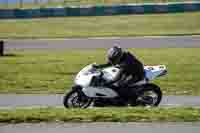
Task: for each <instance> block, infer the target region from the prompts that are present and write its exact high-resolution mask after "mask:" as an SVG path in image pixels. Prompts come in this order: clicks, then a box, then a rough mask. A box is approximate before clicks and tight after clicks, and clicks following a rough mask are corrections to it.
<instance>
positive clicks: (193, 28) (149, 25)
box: [0, 12, 200, 39]
mask: <svg viewBox="0 0 200 133" xmlns="http://www.w3.org/2000/svg"><path fill="white" fill-rule="evenodd" d="M186 20H190V21H186ZM199 22H200V12H195V13H177V14H155V15H124V16H123V15H122V16H97V17H61V18H59V17H58V18H42V19H41V18H40V19H9V20H1V21H0V38H8V39H11V38H77V37H111V36H162V35H199V34H200V23H199Z"/></svg>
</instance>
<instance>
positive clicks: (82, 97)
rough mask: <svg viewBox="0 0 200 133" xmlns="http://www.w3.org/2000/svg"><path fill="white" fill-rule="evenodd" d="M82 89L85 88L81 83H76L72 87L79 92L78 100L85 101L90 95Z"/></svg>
mask: <svg viewBox="0 0 200 133" xmlns="http://www.w3.org/2000/svg"><path fill="white" fill-rule="evenodd" d="M82 89H83V88H82V87H81V86H79V85H75V86H73V87H72V90H75V91H76V92H78V100H79V101H84V100H87V99H88V97H87V96H86V95H85V94H84V93H83V91H82Z"/></svg>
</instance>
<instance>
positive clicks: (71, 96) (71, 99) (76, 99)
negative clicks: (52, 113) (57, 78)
mask: <svg viewBox="0 0 200 133" xmlns="http://www.w3.org/2000/svg"><path fill="white" fill-rule="evenodd" d="M92 101H93V99H92V98H89V97H87V96H85V95H84V94H81V93H80V92H78V91H77V90H72V91H70V92H69V93H67V94H66V95H65V96H64V99H63V104H64V106H65V107H66V108H87V107H89V106H90V105H91V103H92Z"/></svg>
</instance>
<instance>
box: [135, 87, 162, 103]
mask: <svg viewBox="0 0 200 133" xmlns="http://www.w3.org/2000/svg"><path fill="white" fill-rule="evenodd" d="M161 99H162V92H161V90H160V87H158V86H157V85H155V84H146V85H144V86H142V89H140V90H139V96H138V97H137V104H138V105H141V106H150V107H156V106H158V105H159V104H160V102H161Z"/></svg>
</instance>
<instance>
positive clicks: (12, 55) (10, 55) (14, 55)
mask: <svg viewBox="0 0 200 133" xmlns="http://www.w3.org/2000/svg"><path fill="white" fill-rule="evenodd" d="M19 56H21V55H17V54H4V55H3V56H1V57H19Z"/></svg>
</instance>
